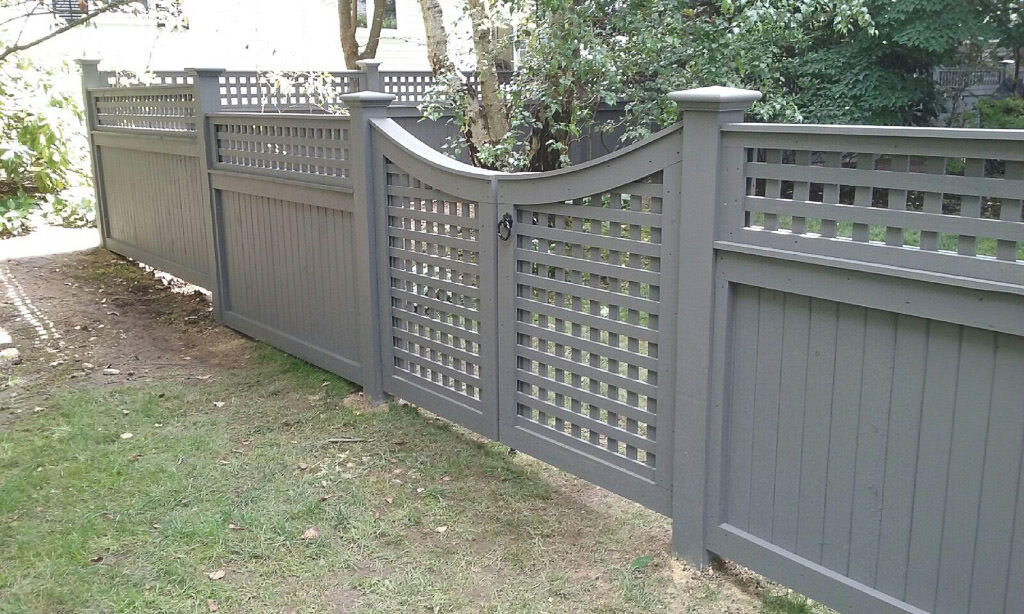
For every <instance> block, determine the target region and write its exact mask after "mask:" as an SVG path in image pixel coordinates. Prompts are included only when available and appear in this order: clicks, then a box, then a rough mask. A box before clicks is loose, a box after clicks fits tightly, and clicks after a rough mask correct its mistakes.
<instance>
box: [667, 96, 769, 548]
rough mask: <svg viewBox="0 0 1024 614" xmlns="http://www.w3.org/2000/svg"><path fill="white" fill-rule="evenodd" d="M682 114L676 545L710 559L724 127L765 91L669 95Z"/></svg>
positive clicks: (674, 468)
mask: <svg viewBox="0 0 1024 614" xmlns="http://www.w3.org/2000/svg"><path fill="white" fill-rule="evenodd" d="M670 97H671V98H673V99H675V100H676V101H677V104H678V105H679V109H680V110H681V111H682V112H683V124H684V125H683V139H682V143H681V145H682V152H681V165H680V173H681V176H682V177H681V184H682V198H681V199H680V203H679V206H680V208H681V209H680V210H681V214H682V216H683V218H684V219H685V220H686V223H683V224H681V225H680V233H679V236H678V237H668V238H667V240H669V241H676V242H677V243H678V248H679V259H680V261H681V262H684V263H686V265H685V266H682V267H680V268H679V271H678V275H679V278H678V293H677V295H676V296H675V297H672V298H671V299H670V300H675V301H677V306H676V308H677V309H678V313H679V314H680V315H681V316H682V317H684V318H686V319H687V320H689V324H688V325H686V326H680V327H679V328H678V329H677V336H676V339H675V342H676V353H675V358H676V364H675V365H674V366H673V368H674V369H675V370H676V394H675V404H674V407H673V409H674V413H675V415H674V416H673V418H674V422H675V425H674V426H675V429H674V437H675V440H676V441H675V451H674V455H673V458H672V463H673V465H672V480H673V485H672V492H673V499H672V520H673V525H672V543H673V547H674V549H675V550H676V551H677V552H679V553H680V554H682V555H683V556H684V557H685V558H686V559H687V560H689V561H691V562H693V563H697V564H702V563H704V562H705V561H706V560H707V557H708V554H707V545H706V543H705V539H706V534H707V526H706V524H705V513H706V506H705V499H706V497H707V493H708V484H707V465H706V461H707V447H706V443H707V435H708V413H709V411H710V409H711V407H710V405H711V397H712V392H711V390H712V389H711V381H710V375H711V368H712V358H711V348H712V343H713V339H712V335H711V333H712V330H713V329H714V326H713V315H714V313H715V282H716V279H715V269H714V267H715V259H714V250H713V249H712V245H711V242H712V241H713V239H714V235H715V229H716V227H717V222H716V217H715V213H716V212H717V210H718V204H719V184H720V181H719V176H718V172H719V166H720V164H721V161H722V160H721V156H722V149H721V147H722V143H721V133H720V130H721V125H722V124H726V123H729V122H734V121H740V120H742V118H743V113H744V112H745V111H746V109H747V108H749V106H750V104H752V103H753V102H754V101H756V100H758V99H760V98H761V94H760V93H759V92H751V91H744V90H726V89H724V88H704V89H703V90H695V91H691V92H685V93H682V94H680V93H678V92H677V93H675V94H672V95H671V96H670Z"/></svg>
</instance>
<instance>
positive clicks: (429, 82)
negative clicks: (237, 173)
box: [99, 63, 512, 112]
mask: <svg viewBox="0 0 1024 614" xmlns="http://www.w3.org/2000/svg"><path fill="white" fill-rule="evenodd" d="M460 74H461V77H462V79H463V81H464V82H465V83H466V84H467V85H469V86H470V87H472V88H476V87H477V85H478V83H479V81H478V79H477V75H476V73H475V72H472V71H465V72H462V73H460ZM511 75H512V73H511V72H510V71H500V72H499V73H498V77H499V79H500V80H501V81H507V80H508V79H510V78H511ZM99 78H100V81H101V82H102V84H103V85H104V86H105V87H110V88H117V89H120V88H124V87H134V86H139V85H142V86H147V87H152V86H158V85H181V86H189V85H192V84H193V77H192V76H191V74H189V73H188V72H187V71H183V70H182V71H174V70H157V71H152V72H144V73H135V72H132V71H101V72H100V73H99ZM219 83H220V88H219V91H220V106H221V108H222V109H225V110H232V111H285V112H287V111H310V110H319V111H327V110H332V109H335V108H337V107H339V106H340V105H341V96H343V95H345V94H350V93H353V92H360V91H366V90H373V91H381V92H385V93H387V94H394V95H395V97H396V100H395V103H394V106H396V107H401V106H411V107H416V106H419V105H420V104H423V103H424V102H427V101H428V100H429V98H430V94H431V91H432V90H433V88H434V87H435V85H436V79H435V77H434V74H433V73H432V72H431V71H429V70H426V71H408V70H406V71H392V70H388V71H380V70H378V68H377V65H376V63H373V64H370V65H369V66H368V67H367V69H366V70H342V71H262V72H260V71H255V70H230V71H224V73H223V74H222V75H221V76H220V78H219Z"/></svg>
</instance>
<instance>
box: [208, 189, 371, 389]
mask: <svg viewBox="0 0 1024 614" xmlns="http://www.w3.org/2000/svg"><path fill="white" fill-rule="evenodd" d="M219 192H220V194H219V200H220V205H221V210H222V214H223V222H224V242H225V250H224V253H225V254H226V256H227V258H226V260H225V270H226V275H227V279H229V280H230V281H231V283H230V286H229V296H228V305H229V311H228V313H226V314H225V318H227V316H228V314H231V315H232V321H233V322H235V323H236V324H237V323H239V322H241V323H243V326H244V331H243V332H246V333H247V334H250V335H253V336H256V337H258V338H263V339H270V338H271V337H273V338H275V339H287V340H289V341H288V343H289V346H290V347H293V348H294V347H300V346H301V347H302V352H301V355H302V357H303V358H306V359H307V360H310V361H311V362H315V363H317V364H333V365H345V377H349V378H351V379H353V380H358V379H360V377H361V376H360V375H359V372H358V371H356V372H353V370H354V368H355V367H357V366H358V365H360V364H361V360H360V352H359V346H358V343H356V342H354V339H356V338H358V333H359V328H361V326H360V324H359V322H358V320H357V319H355V318H353V317H352V316H351V314H354V313H357V311H358V297H356V296H346V297H342V296H341V288H342V287H344V285H345V284H346V279H347V278H349V277H351V276H353V275H354V271H355V269H356V268H357V261H355V260H353V259H352V258H344V257H339V255H338V253H337V252H334V251H333V250H330V249H327V250H324V249H323V248H324V247H328V246H332V245H334V246H337V244H338V243H340V242H341V236H342V235H343V234H344V233H345V231H346V230H347V229H348V228H352V227H353V226H354V225H355V221H354V218H353V215H352V214H351V213H347V212H343V211H337V210H331V209H324V208H319V207H314V206H311V205H307V204H304V203H297V202H290V201H282V200H277V199H269V198H265V197H259V196H252V195H249V194H244V193H237V192H230V191H219ZM313 280H316V282H315V284H314V283H313ZM314 285H315V287H314ZM335 314H339V315H344V314H347V315H344V317H338V316H336V315H335ZM233 326H234V325H233ZM293 353H294V352H293ZM332 370H333V369H332Z"/></svg>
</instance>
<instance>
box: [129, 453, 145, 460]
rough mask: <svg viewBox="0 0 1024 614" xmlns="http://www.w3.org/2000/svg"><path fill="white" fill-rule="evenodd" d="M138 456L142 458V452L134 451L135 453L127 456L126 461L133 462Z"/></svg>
mask: <svg viewBox="0 0 1024 614" xmlns="http://www.w3.org/2000/svg"><path fill="white" fill-rule="evenodd" d="M140 458H142V452H136V453H135V454H132V455H131V456H129V457H128V462H130V463H134V462H135V461H137V460H139V459H140Z"/></svg>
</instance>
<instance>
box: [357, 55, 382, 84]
mask: <svg viewBox="0 0 1024 614" xmlns="http://www.w3.org/2000/svg"><path fill="white" fill-rule="evenodd" d="M356 65H358V66H359V68H362V69H363V75H362V76H363V78H362V79H360V80H359V84H360V85H362V86H363V88H362V89H363V91H364V92H383V91H384V83H383V82H382V81H381V78H380V65H381V61H380V60H373V59H370V60H359V61H358V62H356Z"/></svg>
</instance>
